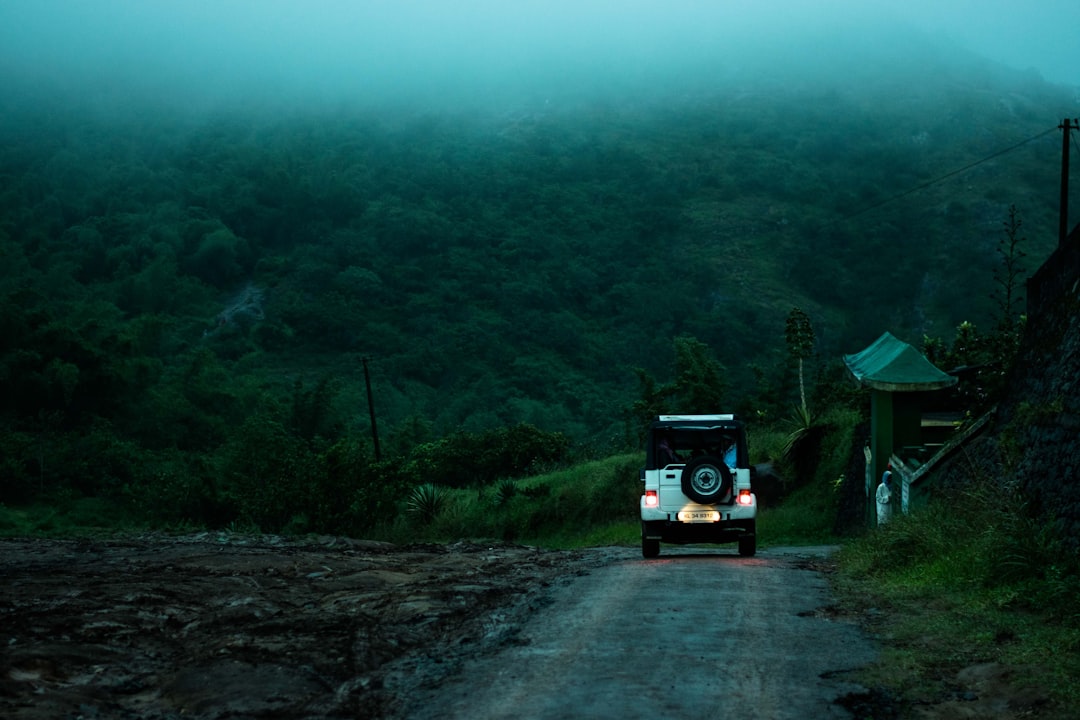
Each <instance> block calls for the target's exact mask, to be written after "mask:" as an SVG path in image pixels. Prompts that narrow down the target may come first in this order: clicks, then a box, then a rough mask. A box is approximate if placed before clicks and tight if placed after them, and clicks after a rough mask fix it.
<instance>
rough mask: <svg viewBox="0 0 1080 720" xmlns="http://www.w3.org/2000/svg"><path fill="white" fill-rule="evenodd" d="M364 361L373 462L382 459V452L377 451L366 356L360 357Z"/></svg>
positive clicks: (373, 405) (377, 434)
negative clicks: (372, 442)
mask: <svg viewBox="0 0 1080 720" xmlns="http://www.w3.org/2000/svg"><path fill="white" fill-rule="evenodd" d="M362 361H363V363H364V384H365V385H366V386H367V406H368V414H369V415H370V416H371V439H372V441H374V443H375V462H379V461H380V460H382V453H381V452H379V429H378V427H377V426H376V425H375V403H374V402H372V400H371V373H370V372H368V364H367V361H368V358H367V357H364V358H362Z"/></svg>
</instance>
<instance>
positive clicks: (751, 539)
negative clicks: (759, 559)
mask: <svg viewBox="0 0 1080 720" xmlns="http://www.w3.org/2000/svg"><path fill="white" fill-rule="evenodd" d="M739 554H740V555H742V556H743V557H753V556H754V555H756V554H757V535H756V534H752V535H740V536H739Z"/></svg>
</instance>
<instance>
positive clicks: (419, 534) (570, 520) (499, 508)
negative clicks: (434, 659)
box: [376, 453, 641, 548]
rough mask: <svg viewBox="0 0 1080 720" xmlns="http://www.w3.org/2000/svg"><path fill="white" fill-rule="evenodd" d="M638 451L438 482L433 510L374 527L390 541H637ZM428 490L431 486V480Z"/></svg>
mask: <svg viewBox="0 0 1080 720" xmlns="http://www.w3.org/2000/svg"><path fill="white" fill-rule="evenodd" d="M640 465H641V458H640V456H639V454H638V453H628V454H625V455H616V456H613V457H609V458H605V459H602V460H595V461H591V462H587V463H582V464H580V465H576V466H574V467H571V468H566V469H562V470H557V471H554V472H550V473H545V474H542V475H536V476H533V477H528V478H522V479H519V480H508V479H506V480H500V481H499V482H497V483H495V484H494V485H492V486H489V487H483V488H463V489H452V488H445V487H438V488H437V492H438V493H440V498H439V499H438V500H435V499H431V498H429V499H428V505H429V506H433V505H437V506H438V511H437V512H435V513H429V514H424V513H412V514H411V515H410V514H399V517H398V518H397V520H395V522H394V523H393V524H392V525H390V526H388V527H383V528H379V529H378V530H377V531H376V535H378V536H379V537H381V538H382V539H385V540H390V541H392V542H399V543H401V542H417V541H426V542H449V541H454V540H460V539H472V540H484V539H487V540H500V541H506V542H517V543H524V544H531V545H538V546H541V547H550V548H569V547H583V546H590V545H611V544H631V543H636V542H638V540H639V538H640V530H639V524H638V512H637V508H638V497H639V496H640V495H641V482H640V480H639V479H638V468H639V467H640ZM428 492H431V488H428Z"/></svg>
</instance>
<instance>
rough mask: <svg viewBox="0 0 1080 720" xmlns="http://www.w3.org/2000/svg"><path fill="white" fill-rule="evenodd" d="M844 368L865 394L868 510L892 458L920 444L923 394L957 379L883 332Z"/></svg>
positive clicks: (848, 361)
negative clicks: (867, 397)
mask: <svg viewBox="0 0 1080 720" xmlns="http://www.w3.org/2000/svg"><path fill="white" fill-rule="evenodd" d="M844 364H845V365H847V368H848V370H849V371H851V374H852V375H853V376H854V377H855V380H856V381H857V382H859V383H860V384H861V385H863V386H864V387H867V388H869V389H870V448H869V450H870V454H869V457H868V461H867V468H866V469H867V473H866V498H867V503H868V507H869V503H872V502H873V495H874V491H875V490H876V488H877V483H878V482H879V479H880V478H881V476H882V474H883V473H884V472H885V469H886V468H887V467H888V465H889V459H890V458H891V457H892V456H893V454H894V453H896V452H898V451H901V452H902V451H903V449H904V448H914V447H921V446H922V444H923V437H922V424H923V423H922V405H923V398H924V395H925V393H927V392H931V391H935V390H943V389H945V388H948V387H952V386H953V385H955V384H956V382H957V379H956V378H955V377H953V376H951V375H948V374H946V373H945V372H943V371H942V370H940V369H938V368H937V367H935V366H934V365H933V364H932V363H931V362H930V361H929V360H927V359H926V356H925V355H923V354H922V353H920V352H919V351H918V350H916V349H915V348H913V347H912V346H911V345H908V344H907V343H906V342H903V341H902V340H898V339H897V338H896V337H894V336H893V335H892V334H891V333H887V332H886V333H883V334H882V335H881V337H879V338H878V339H877V340H875V341H874V342H873V343H871V344H870V346H869V347H867V348H866V349H865V350H863V351H862V352H857V353H854V354H851V355H845V356H844ZM869 517H873V515H872V514H871V515H869Z"/></svg>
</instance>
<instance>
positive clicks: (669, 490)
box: [641, 415, 757, 558]
mask: <svg viewBox="0 0 1080 720" xmlns="http://www.w3.org/2000/svg"><path fill="white" fill-rule="evenodd" d="M751 470H752V468H751V467H750V458H749V455H748V453H747V450H746V427H745V426H744V425H743V423H742V421H741V420H739V419H738V418H736V417H735V416H734V415H660V416H658V417H657V418H656V420H654V421H653V422H652V424H651V425H650V426H649V437H648V440H647V442H646V446H645V467H644V468H643V469H642V471H641V480H642V482H644V483H645V493H644V494H643V495H642V496H641V554H642V555H644V556H645V557H647V558H652V557H656V556H657V555H659V554H660V543H661V542H665V543H675V544H678V545H684V544H687V543H725V542H736V541H738V543H739V554H740V555H753V554H754V553H755V552H757V534H756V533H757V497H756V496H755V495H754V492H753V490H752V488H751V485H750V481H751V475H752V472H751Z"/></svg>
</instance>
